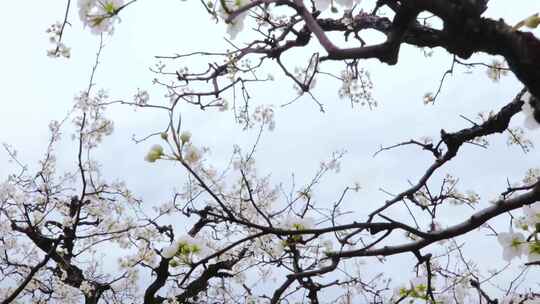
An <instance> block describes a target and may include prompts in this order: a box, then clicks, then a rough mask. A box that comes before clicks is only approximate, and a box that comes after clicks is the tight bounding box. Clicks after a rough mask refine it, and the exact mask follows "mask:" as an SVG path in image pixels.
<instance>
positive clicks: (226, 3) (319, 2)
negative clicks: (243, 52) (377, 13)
mask: <svg viewBox="0 0 540 304" xmlns="http://www.w3.org/2000/svg"><path fill="white" fill-rule="evenodd" d="M360 1H361V0H316V1H315V2H314V3H315V6H316V8H317V9H318V10H320V11H326V10H327V9H329V8H331V9H332V12H337V11H338V9H337V5H339V6H341V7H343V8H344V9H351V8H352V7H353V6H354V5H355V4H359V3H360ZM249 3H250V0H220V1H219V8H218V11H217V13H218V15H219V17H221V18H222V19H223V20H224V21H225V22H226V23H227V33H228V34H229V36H230V37H231V39H235V38H236V36H237V35H238V33H240V32H241V31H242V30H243V29H244V24H245V19H246V17H247V16H248V11H249V10H246V11H243V12H241V13H237V11H238V10H239V9H241V8H242V7H244V6H246V5H247V4H249ZM311 3H313V2H310V3H309V5H308V4H306V6H307V7H309V6H311ZM231 15H233V16H234V17H232V18H231Z"/></svg>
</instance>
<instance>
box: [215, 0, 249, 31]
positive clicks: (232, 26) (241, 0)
mask: <svg viewBox="0 0 540 304" xmlns="http://www.w3.org/2000/svg"><path fill="white" fill-rule="evenodd" d="M248 3H249V2H248V1H247V0H223V1H220V7H219V9H218V13H219V15H220V16H221V18H222V19H223V20H226V19H227V18H228V17H229V15H230V13H231V12H234V11H236V10H238V9H239V8H241V7H242V6H245V5H246V4H248ZM247 15H248V13H247V12H243V13H241V14H239V15H238V16H235V18H234V19H233V20H231V21H229V22H227V34H229V36H230V37H231V39H235V38H236V36H237V35H238V33H240V32H241V31H242V30H243V29H244V19H246V17H247Z"/></svg>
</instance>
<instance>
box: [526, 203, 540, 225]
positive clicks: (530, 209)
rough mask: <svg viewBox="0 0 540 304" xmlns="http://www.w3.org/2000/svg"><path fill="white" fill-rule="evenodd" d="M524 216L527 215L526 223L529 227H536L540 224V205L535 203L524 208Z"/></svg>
mask: <svg viewBox="0 0 540 304" xmlns="http://www.w3.org/2000/svg"><path fill="white" fill-rule="evenodd" d="M522 209H523V214H524V215H525V220H524V221H525V223H526V224H527V225H531V226H533V227H534V226H535V225H536V224H538V223H540V204H539V203H534V204H531V205H525V206H523V207H522Z"/></svg>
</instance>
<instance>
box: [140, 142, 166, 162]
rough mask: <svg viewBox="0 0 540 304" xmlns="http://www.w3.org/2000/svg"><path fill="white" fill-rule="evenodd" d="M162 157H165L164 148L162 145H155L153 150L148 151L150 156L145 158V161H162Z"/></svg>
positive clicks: (147, 155)
mask: <svg viewBox="0 0 540 304" xmlns="http://www.w3.org/2000/svg"><path fill="white" fill-rule="evenodd" d="M161 156H163V147H162V146H161V145H153V146H152V148H150V151H148V154H146V156H145V157H144V160H146V161H147V162H149V163H153V162H155V161H156V160H158V159H160V158H161Z"/></svg>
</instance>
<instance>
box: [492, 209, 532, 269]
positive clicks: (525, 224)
mask: <svg viewBox="0 0 540 304" xmlns="http://www.w3.org/2000/svg"><path fill="white" fill-rule="evenodd" d="M522 210H523V216H522V217H521V218H519V219H518V221H517V226H518V228H520V229H523V230H524V231H528V232H531V233H532V234H533V237H530V238H526V237H525V235H524V234H523V233H522V232H514V230H513V229H512V228H511V229H510V231H509V232H503V233H499V234H498V235H497V240H498V241H499V243H500V244H501V246H502V247H503V259H504V260H505V261H508V262H510V261H511V260H512V259H514V258H519V257H521V256H526V257H527V259H528V261H529V262H540V240H539V239H538V237H537V235H538V233H539V232H540V231H539V230H540V229H539V228H540V204H539V203H536V204H532V205H528V206H523V208H522ZM531 230H532V231H531Z"/></svg>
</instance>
